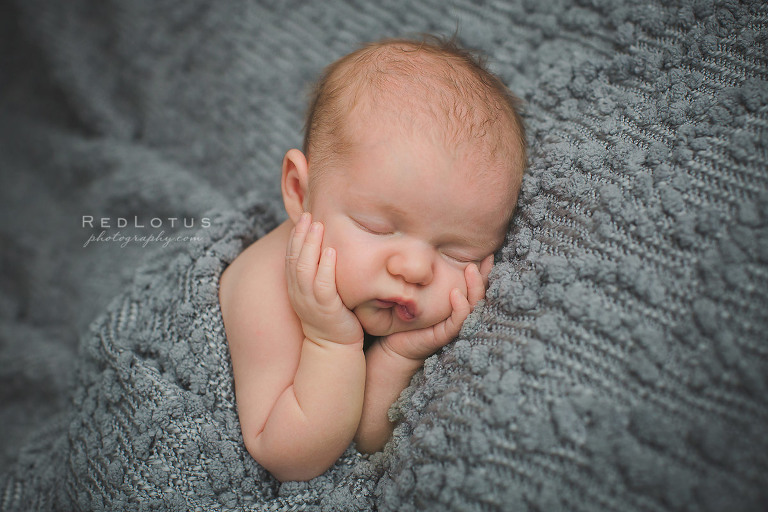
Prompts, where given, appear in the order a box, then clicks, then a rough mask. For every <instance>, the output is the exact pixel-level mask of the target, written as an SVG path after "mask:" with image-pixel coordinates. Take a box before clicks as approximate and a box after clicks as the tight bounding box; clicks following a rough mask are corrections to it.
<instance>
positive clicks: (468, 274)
mask: <svg viewBox="0 0 768 512" xmlns="http://www.w3.org/2000/svg"><path fill="white" fill-rule="evenodd" d="M464 279H466V281H467V300H468V301H469V304H470V306H471V307H475V304H477V302H478V301H479V300H481V299H482V298H483V297H485V280H484V279H483V276H482V274H481V273H480V269H478V268H477V265H469V266H467V268H466V269H465V270H464Z"/></svg>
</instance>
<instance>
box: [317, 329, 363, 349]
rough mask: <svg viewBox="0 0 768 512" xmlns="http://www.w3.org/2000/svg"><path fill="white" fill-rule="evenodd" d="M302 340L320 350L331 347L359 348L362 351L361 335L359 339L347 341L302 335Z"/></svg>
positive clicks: (318, 335)
mask: <svg viewBox="0 0 768 512" xmlns="http://www.w3.org/2000/svg"><path fill="white" fill-rule="evenodd" d="M304 340H305V341H306V342H309V343H312V344H314V345H317V346H319V347H322V348H332V347H359V348H360V349H361V350H362V347H363V336H362V335H361V336H360V337H359V338H353V337H351V338H349V339H343V340H342V339H333V338H331V337H326V336H322V335H320V334H316V333H307V332H305V333H304Z"/></svg>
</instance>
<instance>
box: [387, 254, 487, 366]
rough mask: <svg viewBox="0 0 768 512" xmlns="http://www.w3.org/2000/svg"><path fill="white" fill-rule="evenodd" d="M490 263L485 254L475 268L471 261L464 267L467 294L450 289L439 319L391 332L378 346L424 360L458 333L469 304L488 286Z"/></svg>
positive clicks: (472, 304)
mask: <svg viewBox="0 0 768 512" xmlns="http://www.w3.org/2000/svg"><path fill="white" fill-rule="evenodd" d="M492 266H493V255H491V256H488V257H487V258H485V259H484V260H483V261H482V262H481V263H480V267H479V268H478V266H477V265H475V264H472V265H469V266H467V268H466V269H465V270H464V279H465V280H466V282H467V297H464V295H463V294H462V293H461V291H460V290H459V289H458V288H454V289H453V290H451V294H450V301H451V314H450V316H449V317H448V318H446V319H445V320H443V321H442V322H440V323H438V324H435V325H433V326H431V327H425V328H424V329H417V330H413V331H403V332H398V333H395V334H391V335H389V336H387V337H386V338H383V339H382V340H381V343H382V346H383V348H385V349H388V350H389V351H391V352H394V353H396V354H399V355H400V356H402V357H405V358H408V359H414V360H422V361H423V360H424V359H426V358H427V357H429V356H430V355H432V354H433V353H434V352H436V351H437V350H438V349H439V348H441V347H442V346H443V345H445V344H446V343H448V342H449V341H451V340H452V339H453V338H455V337H456V336H458V335H459V331H460V330H461V325H462V324H463V323H464V320H466V319H467V316H468V315H469V313H470V311H472V308H473V307H475V304H477V302H478V301H479V300H481V299H482V298H483V297H485V289H486V287H487V286H488V274H489V273H490V272H491V267H492Z"/></svg>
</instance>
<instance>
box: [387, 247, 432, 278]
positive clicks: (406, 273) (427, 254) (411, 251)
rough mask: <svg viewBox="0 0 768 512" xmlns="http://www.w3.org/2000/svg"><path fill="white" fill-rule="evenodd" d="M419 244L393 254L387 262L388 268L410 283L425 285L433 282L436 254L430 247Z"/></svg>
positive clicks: (393, 273) (390, 271)
mask: <svg viewBox="0 0 768 512" xmlns="http://www.w3.org/2000/svg"><path fill="white" fill-rule="evenodd" d="M419 245H420V244H413V245H412V246H410V247H408V248H407V249H403V250H401V251H398V252H396V253H394V254H392V256H391V257H390V258H389V260H388V262H387V270H389V273H390V274H392V275H395V276H399V277H401V278H403V279H404V280H405V281H406V282H408V283H411V284H418V285H422V286H424V285H428V284H429V283H430V282H432V273H433V268H432V266H433V264H434V255H433V254H432V252H433V251H431V250H430V249H429V248H427V247H420V246H419Z"/></svg>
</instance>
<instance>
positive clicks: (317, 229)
mask: <svg viewBox="0 0 768 512" xmlns="http://www.w3.org/2000/svg"><path fill="white" fill-rule="evenodd" d="M322 243H323V225H322V224H321V223H320V222H313V223H312V225H311V226H310V227H309V232H308V233H307V236H306V238H305V239H304V244H303V245H302V247H301V252H300V253H299V258H298V260H296V279H297V284H298V287H299V291H301V293H303V294H310V293H312V288H313V286H314V281H315V275H316V274H317V265H318V261H319V260H320V246H321V245H322Z"/></svg>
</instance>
